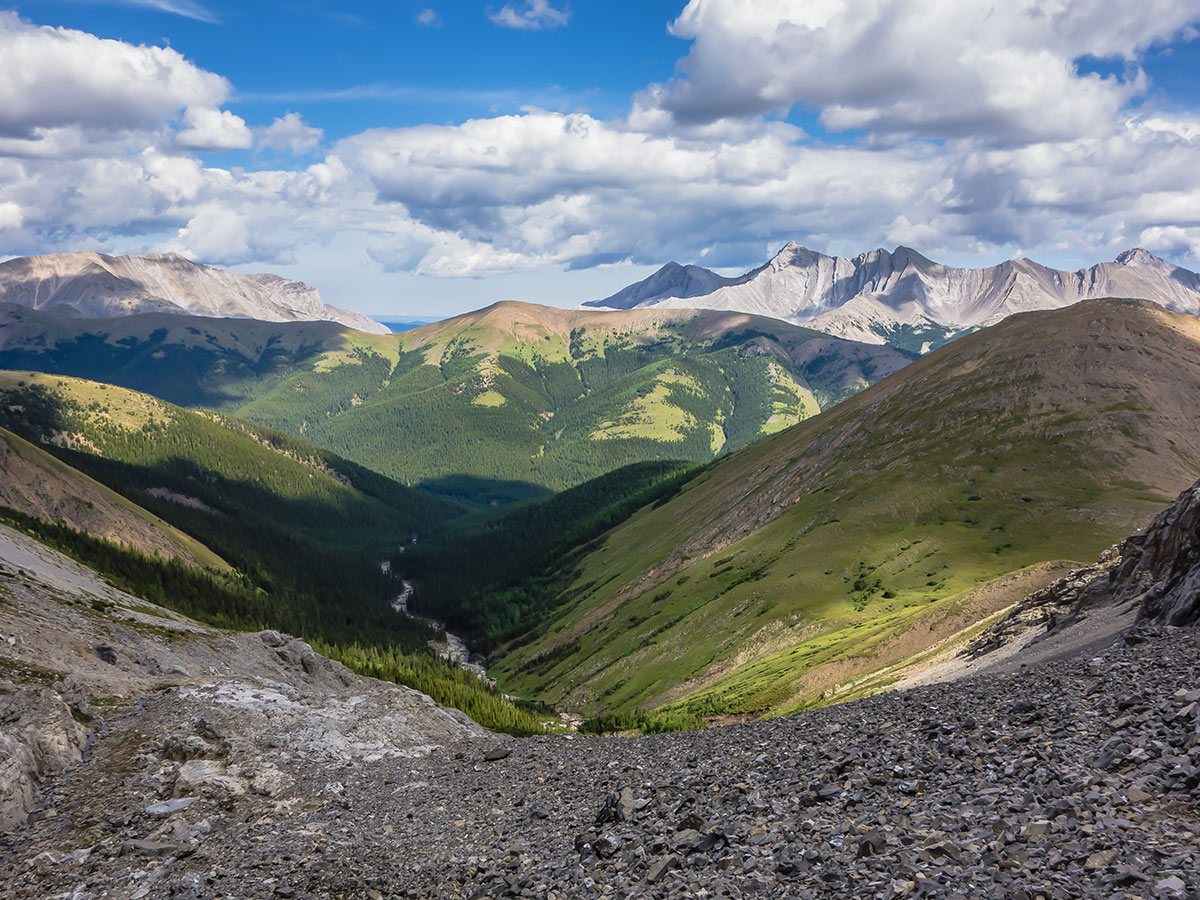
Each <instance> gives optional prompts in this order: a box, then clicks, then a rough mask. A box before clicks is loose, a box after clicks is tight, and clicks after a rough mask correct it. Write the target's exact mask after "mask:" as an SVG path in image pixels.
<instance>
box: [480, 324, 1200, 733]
mask: <svg viewBox="0 0 1200 900" xmlns="http://www.w3.org/2000/svg"><path fill="white" fill-rule="evenodd" d="M1197 397H1200V322H1197V320H1195V319H1194V318H1191V317H1187V316H1180V315H1176V314H1173V313H1168V312H1166V311H1164V310H1162V309H1161V308H1159V307H1155V306H1152V305H1149V304H1144V303H1135V302H1130V301H1093V302H1089V303H1084V304H1080V305H1079V306H1076V307H1072V308H1069V309H1066V310H1061V311H1056V312H1045V313H1029V314H1025V315H1020V316H1016V317H1014V318H1012V319H1009V320H1007V321H1005V322H1003V323H1001V324H999V325H996V326H994V327H992V328H989V329H987V330H985V331H983V332H980V333H977V334H973V335H970V336H968V337H964V338H962V339H960V340H959V341H957V342H955V343H953V344H950V345H948V346H946V347H943V348H941V349H940V350H938V351H936V352H934V353H933V354H931V355H929V356H928V357H925V358H923V359H921V360H919V361H918V362H916V363H914V364H913V365H911V366H910V367H908V368H906V369H904V370H903V371H901V372H900V373H898V374H897V375H894V376H892V377H891V378H889V379H887V380H885V381H883V382H881V383H880V384H878V385H875V386H874V387H872V388H870V389H869V390H866V391H864V392H863V393H861V394H859V395H858V396H856V397H854V398H852V399H851V400H848V401H846V402H845V403H843V404H841V405H840V406H838V407H836V408H834V409H833V410H832V411H830V412H827V413H824V414H822V415H821V416H819V417H817V418H814V419H810V420H808V421H806V422H804V423H802V424H800V425H798V426H796V427H794V428H791V429H788V430H786V431H784V432H781V433H779V434H776V435H773V436H771V437H768V438H765V439H764V440H761V441H759V442H757V443H755V444H754V445H752V446H750V447H748V448H746V449H745V450H743V451H741V452H739V453H736V454H734V455H732V456H731V457H729V458H727V459H724V460H721V461H719V462H717V463H716V464H715V465H713V466H710V467H709V468H708V469H707V470H705V471H704V472H703V473H702V474H701V475H700V476H699V477H698V478H696V479H695V480H694V481H692V482H690V483H689V484H688V485H687V486H686V487H685V488H684V489H683V490H682V491H681V492H680V493H679V494H678V495H677V496H676V497H675V498H674V499H672V500H671V501H670V502H668V503H666V504H664V505H661V506H657V507H653V508H647V509H643V510H642V511H640V512H639V513H637V514H636V515H635V516H633V517H632V518H631V519H630V520H628V521H627V522H626V523H624V524H622V525H620V526H618V527H617V528H616V529H614V530H613V531H612V532H610V533H609V534H608V536H607V537H606V538H605V539H604V540H603V542H602V543H600V544H599V546H597V547H595V548H594V549H593V550H592V551H591V552H589V553H587V554H586V555H585V556H584V557H583V558H582V560H581V561H579V562H578V563H573V567H572V569H571V571H570V572H569V573H568V574H567V575H566V578H565V581H564V582H563V583H564V584H565V585H567V588H566V590H565V591H564V593H563V594H562V596H561V598H560V602H561V603H562V606H561V607H560V611H559V613H558V614H557V616H556V617H554V618H553V619H551V620H550V621H549V622H548V623H547V624H545V625H544V626H542V627H541V628H540V629H539V630H537V631H536V632H535V633H534V634H533V635H527V636H526V637H525V638H524V639H523V640H520V641H517V642H515V643H514V644H513V645H512V646H511V647H510V648H509V650H508V652H507V653H505V654H503V655H502V656H501V657H500V658H499V660H498V664H497V665H496V666H495V667H494V674H497V675H498V676H499V677H500V679H501V685H502V686H503V687H504V688H505V689H506V690H510V691H513V692H516V693H519V694H524V695H530V696H538V697H540V698H543V699H547V700H550V701H554V702H558V703H563V704H567V705H570V706H575V707H579V708H582V709H584V710H586V711H589V712H596V711H601V710H630V709H633V708H646V709H649V708H668V709H673V708H683V709H686V710H688V711H690V712H694V713H699V714H702V715H709V714H724V713H744V712H750V711H763V710H782V709H789V708H795V707H796V706H798V705H803V704H806V703H810V702H814V701H816V700H818V699H819V698H820V697H821V695H822V692H823V691H825V690H826V689H828V688H831V687H832V686H834V685H836V684H838V683H840V682H842V681H844V680H846V679H848V678H851V677H853V676H855V675H857V674H861V673H863V672H866V671H870V670H873V669H877V668H879V667H880V666H882V665H884V664H885V663H887V662H889V661H893V660H897V659H900V658H903V657H906V656H909V655H911V654H913V653H917V652H919V651H921V650H923V649H925V648H926V647H928V646H929V645H930V644H931V643H933V642H935V641H936V640H939V639H940V638H943V637H946V636H947V635H948V634H950V633H952V632H953V631H955V630H957V629H960V628H965V627H968V626H970V625H971V623H972V622H974V621H977V620H978V619H980V618H982V617H983V616H985V615H987V614H989V613H990V612H994V611H995V609H996V607H997V605H1002V604H1003V603H1005V602H1011V600H1012V599H1015V597H1008V595H1007V594H1006V593H1005V592H1004V591H999V590H992V591H990V592H983V591H980V590H979V589H980V588H981V586H984V585H987V584H989V583H991V582H994V581H995V579H998V578H1000V577H1001V576H1006V575H1011V576H1012V578H1011V580H1010V582H1009V583H1010V584H1011V585H1013V586H1014V589H1017V588H1019V589H1021V591H1022V592H1023V591H1024V590H1025V589H1032V588H1034V587H1036V586H1037V585H1038V581H1039V578H1041V579H1043V580H1044V579H1045V578H1046V577H1048V576H1046V575H1044V574H1039V572H1038V571H1037V570H1033V571H1030V572H1023V570H1025V569H1026V568H1027V567H1030V566H1034V565H1035V564H1037V563H1040V562H1043V561H1048V560H1059V559H1074V560H1092V559H1094V558H1095V557H1096V555H1097V554H1098V553H1099V552H1100V551H1101V550H1103V549H1104V548H1105V547H1107V546H1108V545H1109V544H1111V543H1112V542H1113V541H1115V540H1116V539H1118V538H1120V537H1123V536H1124V535H1126V534H1128V533H1129V532H1130V531H1131V530H1132V529H1134V528H1136V527H1137V526H1139V524H1141V523H1143V522H1144V521H1145V520H1147V519H1148V518H1149V517H1150V516H1151V515H1152V514H1153V513H1154V512H1155V511H1156V510H1158V509H1159V508H1161V506H1162V505H1163V503H1165V502H1167V501H1168V500H1169V499H1170V498H1171V497H1173V496H1175V494H1176V492H1177V491H1179V490H1180V489H1181V488H1182V487H1184V486H1186V485H1187V484H1189V483H1191V482H1192V481H1193V480H1195V478H1196V477H1197V475H1198V474H1200V415H1197V413H1198V412H1200V409H1198V407H1197V400H1196V398H1197ZM1014 573H1015V574H1014ZM1009 593H1011V591H1010V592H1009ZM1006 598H1007V599H1006Z"/></svg>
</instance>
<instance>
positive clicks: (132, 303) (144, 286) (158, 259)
mask: <svg viewBox="0 0 1200 900" xmlns="http://www.w3.org/2000/svg"><path fill="white" fill-rule="evenodd" d="M0 303H11V304H16V305H19V306H28V307H32V308H34V309H39V310H50V311H55V312H61V313H64V314H67V315H71V316H81V317H83V318H88V319H100V318H111V317H113V316H125V315H133V314H137V313H147V312H173V313H186V314H188V315H197V316H214V317H221V318H243V319H261V320H264V321H268V322H304V321H332V322H339V323H341V324H343V325H347V326H349V327H351V328H355V329H357V330H359V331H368V332H373V333H376V334H383V333H386V332H387V328H386V327H385V326H383V325H380V324H378V323H377V322H373V321H372V320H371V319H369V318H367V317H366V316H364V315H363V314H362V313H359V312H356V311H355V310H349V309H339V308H338V307H334V306H330V305H329V304H327V303H325V302H324V301H323V300H322V299H321V295H320V292H319V291H318V290H317V289H316V288H315V287H312V286H311V285H308V284H305V283H304V282H302V281H296V280H294V279H289V278H284V277H283V276H280V275H272V274H255V275H241V274H237V273H234V272H228V271H226V270H224V269H219V268H216V267H214V266H206V265H203V264H201V263H196V262H193V261H192V260H189V259H187V258H186V257H184V256H181V255H180V254H178V253H173V252H168V253H148V254H146V255H144V256H107V255H105V254H103V253H96V252H92V251H87V252H81V253H50V254H45V255H42V256H27V257H21V258H18V259H10V260H8V261H6V262H3V263H0Z"/></svg>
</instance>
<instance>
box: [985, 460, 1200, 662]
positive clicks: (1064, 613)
mask: <svg viewBox="0 0 1200 900" xmlns="http://www.w3.org/2000/svg"><path fill="white" fill-rule="evenodd" d="M1131 607H1132V608H1133V609H1136V614H1137V619H1136V621H1137V623H1139V624H1150V625H1174V626H1183V625H1197V624H1200V481H1197V482H1196V483H1195V484H1193V485H1192V486H1191V487H1190V488H1188V489H1187V490H1185V491H1184V492H1183V493H1181V494H1180V495H1179V497H1178V498H1177V499H1176V500H1175V502H1174V503H1172V504H1171V505H1170V506H1168V507H1167V508H1166V509H1164V510H1163V511H1162V512H1161V513H1159V514H1158V515H1157V516H1155V517H1154V521H1152V522H1151V523H1150V525H1149V526H1147V527H1146V528H1145V529H1144V530H1143V531H1139V532H1137V533H1136V534H1133V535H1130V536H1129V537H1128V538H1126V539H1125V540H1124V541H1122V542H1121V543H1120V544H1117V545H1116V546H1114V547H1111V548H1109V549H1108V550H1107V551H1106V552H1105V553H1104V555H1103V556H1101V557H1100V559H1099V560H1098V561H1097V562H1096V564H1095V565H1091V566H1085V567H1084V568H1081V569H1076V570H1074V571H1073V572H1071V573H1070V574H1068V575H1067V576H1065V577H1063V578H1060V579H1059V580H1058V581H1056V582H1054V583H1053V584H1051V585H1050V586H1048V587H1046V588H1044V589H1042V590H1040V591H1037V592H1036V593H1033V594H1030V595H1029V596H1028V597H1026V598H1025V599H1024V600H1022V601H1021V602H1020V603H1018V604H1017V605H1016V607H1014V609H1013V610H1012V612H1010V613H1009V614H1008V615H1007V616H1005V617H1004V618H1003V619H1001V620H1000V621H999V622H997V623H996V624H994V625H992V626H991V627H990V628H988V629H987V630H986V631H985V632H984V633H983V634H982V635H980V637H979V638H977V639H976V640H975V641H974V642H972V643H971V644H970V645H969V646H968V647H967V648H966V649H965V650H964V651H963V653H964V654H965V655H967V656H972V657H979V656H983V655H984V654H987V653H990V652H992V651H993V650H996V649H998V648H999V647H1002V646H1004V645H1005V644H1008V643H1010V642H1011V641H1013V640H1015V639H1016V638H1018V637H1019V636H1020V635H1022V634H1023V633H1026V632H1028V631H1029V630H1030V629H1035V630H1039V629H1040V630H1042V631H1044V632H1046V633H1058V632H1062V631H1064V630H1065V629H1068V628H1070V627H1072V626H1074V625H1076V624H1077V623H1078V622H1079V621H1080V620H1082V619H1084V618H1086V617H1087V616H1089V615H1090V614H1091V613H1092V612H1094V611H1095V610H1097V609H1100V608H1103V609H1110V608H1126V609H1128V608H1131Z"/></svg>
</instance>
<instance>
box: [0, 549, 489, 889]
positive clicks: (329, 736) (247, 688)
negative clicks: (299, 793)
mask: <svg viewBox="0 0 1200 900" xmlns="http://www.w3.org/2000/svg"><path fill="white" fill-rule="evenodd" d="M51 667H52V668H51ZM0 674H2V675H3V679H6V680H0V834H3V833H4V832H5V831H8V830H10V829H12V828H14V827H15V826H17V825H19V824H21V823H22V822H24V820H25V818H26V816H27V815H28V814H29V813H30V811H32V810H36V809H37V808H39V807H40V806H42V805H44V804H45V803H46V802H47V799H46V797H45V791H44V787H45V784H46V782H47V779H50V778H52V777H54V776H61V775H62V773H63V772H64V771H65V770H68V769H71V768H72V767H75V766H77V765H79V764H80V763H83V769H84V770H85V772H86V774H85V775H84V776H83V778H84V781H85V782H90V781H91V779H93V778H94V777H96V772H97V769H96V767H95V760H94V759H93V758H91V757H90V756H89V755H88V754H85V753H84V749H85V747H86V745H87V741H88V739H89V737H90V736H91V735H92V734H93V733H95V732H96V731H97V728H98V727H99V726H100V725H101V723H103V726H104V732H103V733H104V734H105V735H108V736H111V737H112V738H113V740H112V741H111V742H110V743H108V744H107V745H106V746H108V747H110V748H115V749H114V752H115V753H116V755H117V756H118V757H121V758H122V759H123V754H124V753H125V752H126V749H127V746H126V745H127V744H128V746H134V745H137V746H140V745H141V744H142V743H143V742H145V741H146V739H147V735H154V736H155V737H154V738H153V742H154V749H153V751H152V752H151V751H150V750H148V749H147V750H146V753H147V754H148V755H147V756H146V757H145V759H144V760H143V762H144V764H145V766H146V767H147V772H148V775H147V777H148V778H150V780H151V782H152V786H151V788H149V789H150V790H152V791H153V792H154V793H155V796H156V797H157V798H158V799H160V800H170V799H171V798H172V797H176V796H193V795H197V796H200V795H202V796H205V797H210V798H218V799H220V798H228V797H230V796H240V795H242V794H245V793H257V794H260V795H262V796H275V795H276V794H278V793H279V791H281V790H283V785H287V784H291V783H292V782H293V780H294V777H295V776H294V772H293V769H294V766H295V765H300V764H303V765H306V766H323V767H327V768H328V770H329V773H330V777H336V772H337V770H338V769H339V767H340V766H342V765H345V764H346V763H347V762H348V761H351V760H368V761H370V760H374V761H377V760H381V759H390V758H405V759H408V758H414V757H419V756H421V755H424V754H428V753H430V752H432V751H434V750H435V749H436V748H438V747H441V746H444V745H446V744H449V743H459V742H461V741H464V740H466V741H473V740H482V739H486V740H488V741H489V742H494V741H495V736H494V735H491V734H490V733H489V732H487V731H486V730H484V729H483V728H481V727H480V726H479V725H477V724H476V723H475V722H472V721H471V720H470V719H469V718H467V716H466V715H464V714H463V713H461V712H459V711H458V710H456V709H448V708H446V707H443V706H441V705H439V704H437V703H435V702H434V701H433V700H431V699H430V698H429V697H427V696H426V695H425V694H422V693H420V692H418V691H415V690H412V689H410V688H406V687H402V686H400V685H395V684H390V683H388V682H383V681H377V680H375V679H371V678H362V677H359V676H358V675H355V674H354V673H353V672H351V671H350V670H349V669H347V668H346V667H345V666H343V665H342V664H341V663H338V662H334V661H332V660H330V659H328V658H326V657H324V656H322V655H320V654H319V653H317V652H315V651H314V650H313V648H312V647H310V646H309V645H308V644H306V643H305V642H303V641H300V640H297V639H296V638H293V637H289V636H287V635H283V634H280V633H278V632H275V631H263V632H259V633H257V634H238V633H229V632H222V631H218V630H216V629H212V628H208V627H206V626H202V625H199V624H197V623H196V622H193V621H191V620H190V619H187V618H185V617H183V616H180V615H178V614H176V613H173V612H171V611H169V610H166V609H162V608H160V607H156V606H153V605H151V604H148V603H147V602H145V601H144V600H140V599H138V598H136V597H132V596H130V595H128V594H125V593H123V592H122V591H119V590H117V589H116V588H114V587H112V586H111V585H109V584H106V583H105V582H104V581H102V580H101V579H100V578H99V577H98V576H97V575H96V574H95V573H94V572H92V571H90V570H89V569H86V568H84V567H83V566H80V565H78V564H77V563H74V562H72V561H71V560H69V559H67V558H66V557H64V556H62V555H61V554H59V553H57V552H55V551H53V550H50V549H49V548H47V547H45V546H44V545H42V544H40V543H38V542H37V541H35V540H33V539H32V538H29V537H26V536H25V535H22V534H19V533H17V532H15V531H13V530H11V529H9V528H7V527H6V526H2V525H0ZM120 765H124V762H122V763H120ZM0 858H3V854H2V851H0ZM0 894H3V891H2V890H0Z"/></svg>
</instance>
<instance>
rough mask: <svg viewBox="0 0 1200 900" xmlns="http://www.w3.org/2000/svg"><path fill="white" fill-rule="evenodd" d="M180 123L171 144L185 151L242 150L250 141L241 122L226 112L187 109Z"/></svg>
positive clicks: (239, 118) (224, 110)
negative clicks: (180, 128) (184, 148)
mask: <svg viewBox="0 0 1200 900" xmlns="http://www.w3.org/2000/svg"><path fill="white" fill-rule="evenodd" d="M183 124H184V126H185V127H184V128H183V129H182V130H181V131H180V132H179V133H178V134H177V135H176V136H175V142H176V143H177V144H178V145H179V146H180V147H186V148H187V149H189V150H245V149H246V148H247V147H249V146H250V144H251V143H253V141H254V136H253V135H252V134H251V133H250V129H249V128H247V127H246V121H245V119H243V118H242V117H241V116H235V115H234V114H233V113H231V112H230V111H229V110H227V109H206V108H204V107H199V108H197V107H194V106H191V107H188V109H187V111H186V112H185V113H184V115H183Z"/></svg>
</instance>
